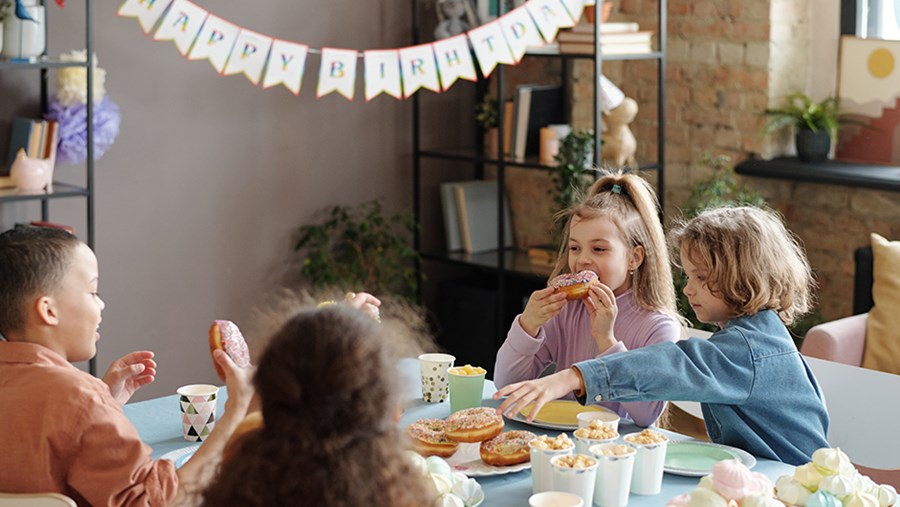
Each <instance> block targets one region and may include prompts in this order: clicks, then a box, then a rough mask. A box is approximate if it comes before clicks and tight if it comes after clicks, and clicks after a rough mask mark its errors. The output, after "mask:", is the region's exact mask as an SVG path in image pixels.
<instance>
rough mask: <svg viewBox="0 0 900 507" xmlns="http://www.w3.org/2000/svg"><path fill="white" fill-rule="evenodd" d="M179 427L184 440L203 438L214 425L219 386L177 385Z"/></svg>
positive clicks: (192, 440) (195, 440) (193, 440)
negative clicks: (179, 411)
mask: <svg viewBox="0 0 900 507" xmlns="http://www.w3.org/2000/svg"><path fill="white" fill-rule="evenodd" d="M176 392H177V393H178V395H179V396H178V400H179V401H178V404H179V405H180V407H181V429H182V431H183V434H184V439H185V440H190V441H191V442H197V441H199V440H205V439H206V437H208V436H209V432H211V431H212V429H213V427H214V426H215V425H216V397H217V395H218V393H219V388H218V387H216V386H213V385H208V384H191V385H188V386H183V387H179V388H178V391H176Z"/></svg>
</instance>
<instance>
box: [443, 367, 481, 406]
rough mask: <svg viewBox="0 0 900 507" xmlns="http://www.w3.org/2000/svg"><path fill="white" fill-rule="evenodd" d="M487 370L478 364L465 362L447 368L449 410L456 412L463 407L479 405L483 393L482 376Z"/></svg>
mask: <svg viewBox="0 0 900 507" xmlns="http://www.w3.org/2000/svg"><path fill="white" fill-rule="evenodd" d="M486 373H487V370H485V369H484V368H480V367H478V366H472V365H470V364H467V365H465V366H457V367H455V368H448V369H447V375H448V378H449V379H450V412H451V413H453V412H457V411H459V410H462V409H464V408H475V407H480V406H481V399H482V397H483V395H484V376H485V374H486Z"/></svg>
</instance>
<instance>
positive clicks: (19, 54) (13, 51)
mask: <svg viewBox="0 0 900 507" xmlns="http://www.w3.org/2000/svg"><path fill="white" fill-rule="evenodd" d="M25 10H26V11H28V14H29V15H30V16H31V17H32V18H34V19H35V21H29V20H23V19H19V18H17V17H16V15H15V14H13V13H10V14H9V15H8V16H6V19H4V20H3V49H2V54H3V56H5V57H7V58H34V57H38V56H41V55H42V54H43V53H44V49H45V42H46V35H45V31H46V28H47V25H46V23H45V21H46V19H47V18H46V16H45V11H44V6H43V5H28V3H27V2H26V5H25Z"/></svg>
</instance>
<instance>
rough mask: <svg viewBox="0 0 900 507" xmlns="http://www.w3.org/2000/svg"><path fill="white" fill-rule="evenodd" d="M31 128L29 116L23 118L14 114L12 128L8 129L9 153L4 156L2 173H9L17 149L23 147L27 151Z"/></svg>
mask: <svg viewBox="0 0 900 507" xmlns="http://www.w3.org/2000/svg"><path fill="white" fill-rule="evenodd" d="M31 128H32V120H31V119H29V118H23V117H21V116H16V117H15V118H13V122H12V129H10V134H9V154H8V155H7V157H6V164H5V165H4V166H3V174H4V175H8V174H9V168H10V167H12V163H13V161H14V160H16V154H17V153H18V152H19V149H20V148H21V149H24V150H25V152H26V153H27V152H28V145H29V142H30V140H31Z"/></svg>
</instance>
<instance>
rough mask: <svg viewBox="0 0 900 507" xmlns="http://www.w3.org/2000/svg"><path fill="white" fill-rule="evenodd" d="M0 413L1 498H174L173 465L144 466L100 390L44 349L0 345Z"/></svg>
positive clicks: (89, 501)
mask: <svg viewBox="0 0 900 507" xmlns="http://www.w3.org/2000/svg"><path fill="white" fill-rule="evenodd" d="M0 414H2V416H0V422H2V428H0V491H5V492H12V493H38V492H40V493H62V494H65V495H68V496H69V497H71V498H72V499H74V500H75V501H76V502H77V503H78V505H93V506H126V505H127V506H133V505H134V506H136V505H140V506H165V505H168V503H169V502H170V501H171V500H172V499H173V498H174V497H175V494H176V492H177V489H178V477H177V475H176V473H175V465H174V463H173V462H172V461H168V460H162V461H154V460H152V459H150V452H151V449H150V447H148V446H147V445H145V444H144V443H142V442H141V439H140V437H138V434H137V430H135V428H134V426H132V425H131V422H129V421H128V419H127V418H126V417H125V414H124V412H122V407H121V406H120V405H119V403H117V402H116V401H115V400H114V399H113V397H112V395H111V394H110V392H109V388H108V387H107V386H106V384H104V383H103V382H102V381H100V380H99V379H96V378H94V377H92V376H90V375H88V374H87V373H84V372H83V371H81V370H79V369H77V368H75V367H74V366H72V365H71V364H69V362H68V361H66V360H65V359H63V358H62V357H61V356H59V355H58V354H57V353H55V352H53V351H51V350H50V349H47V348H45V347H43V346H40V345H36V344H33V343H22V342H7V341H2V340H0Z"/></svg>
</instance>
